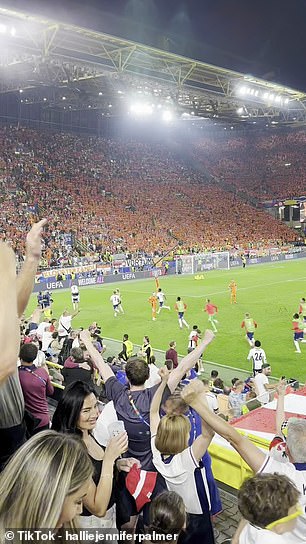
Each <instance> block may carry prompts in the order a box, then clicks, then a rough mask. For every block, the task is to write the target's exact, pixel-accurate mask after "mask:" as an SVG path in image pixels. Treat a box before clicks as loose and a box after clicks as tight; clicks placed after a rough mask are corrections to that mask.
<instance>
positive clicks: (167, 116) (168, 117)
mask: <svg viewBox="0 0 306 544" xmlns="http://www.w3.org/2000/svg"><path fill="white" fill-rule="evenodd" d="M172 119H173V113H172V112H171V111H169V110H165V111H164V112H163V114H162V120H163V121H165V122H166V123H169V121H172Z"/></svg>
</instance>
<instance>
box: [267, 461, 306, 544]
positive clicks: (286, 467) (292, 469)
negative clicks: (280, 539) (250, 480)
mask: <svg viewBox="0 0 306 544" xmlns="http://www.w3.org/2000/svg"><path fill="white" fill-rule="evenodd" d="M258 472H259V473H264V474H274V473H275V472H276V473H278V474H285V476H287V477H288V478H289V480H291V481H292V482H293V483H294V484H295V485H296V487H297V488H298V490H299V492H300V500H299V502H300V504H301V506H302V510H303V512H304V515H303V516H299V517H298V518H297V522H296V526H295V529H294V530H293V531H292V533H291V532H290V533H285V535H284V538H285V544H298V543H302V542H306V467H305V465H304V464H302V463H296V464H295V465H294V464H293V463H282V462H281V461H276V460H275V459H272V457H270V456H267V457H266V459H265V462H264V464H263V465H262V467H261V468H260V470H259V471H258ZM272 534H273V533H272ZM271 542H274V541H271ZM269 544H270V543H269Z"/></svg>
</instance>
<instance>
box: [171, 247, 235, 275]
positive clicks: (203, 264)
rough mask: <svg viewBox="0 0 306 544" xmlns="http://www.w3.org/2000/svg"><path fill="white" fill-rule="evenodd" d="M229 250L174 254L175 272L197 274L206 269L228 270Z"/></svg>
mask: <svg viewBox="0 0 306 544" xmlns="http://www.w3.org/2000/svg"><path fill="white" fill-rule="evenodd" d="M229 268H230V256H229V251H219V252H215V253H195V254H191V255H177V256H176V268H175V269H176V274H197V273H199V272H207V271H208V270H229Z"/></svg>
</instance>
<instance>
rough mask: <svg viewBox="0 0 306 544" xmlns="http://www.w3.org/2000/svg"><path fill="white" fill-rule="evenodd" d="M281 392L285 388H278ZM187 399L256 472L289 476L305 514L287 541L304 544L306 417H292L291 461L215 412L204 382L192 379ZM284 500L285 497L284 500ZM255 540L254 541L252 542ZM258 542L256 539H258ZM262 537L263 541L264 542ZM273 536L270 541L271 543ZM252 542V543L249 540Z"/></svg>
mask: <svg viewBox="0 0 306 544" xmlns="http://www.w3.org/2000/svg"><path fill="white" fill-rule="evenodd" d="M278 394H279V395H283V396H284V391H282V390H281V389H280V388H279V387H278ZM181 396H182V398H183V399H184V401H185V402H186V403H187V404H189V405H190V406H191V407H192V408H193V409H194V410H196V411H197V412H198V414H200V416H201V418H202V419H203V420H204V421H205V422H206V423H207V425H209V426H210V427H211V428H212V429H213V430H214V431H215V432H216V433H218V434H219V435H220V436H222V437H223V438H225V439H226V440H228V441H229V442H230V444H231V446H232V447H233V448H234V449H235V450H236V451H237V452H238V453H239V454H240V455H241V457H242V459H243V460H244V461H245V462H246V463H247V465H249V467H250V468H251V469H252V470H253V472H255V473H263V474H274V473H277V474H284V475H285V476H288V478H289V479H290V480H291V482H292V483H294V484H295V485H296V487H297V489H298V491H299V492H300V504H301V506H302V515H301V516H299V517H298V518H297V522H296V526H295V528H294V529H293V530H292V532H290V533H286V539H285V543H284V544H302V543H304V544H305V542H306V539H305V535H306V419H303V418H290V419H289V420H288V427H287V429H288V432H287V444H286V450H287V455H288V459H289V462H288V463H283V462H281V461H278V460H275V459H273V458H272V457H270V456H269V455H266V453H265V452H263V451H262V450H260V449H259V448H258V447H257V446H255V444H253V442H251V441H250V440H249V439H248V438H247V437H246V436H242V435H241V434H240V433H239V432H238V431H237V430H236V429H235V428H234V427H233V426H232V425H230V424H229V423H227V422H226V421H224V420H223V419H221V418H220V417H218V416H217V415H215V414H213V413H212V412H211V411H210V410H209V408H208V405H207V402H206V400H205V395H203V384H202V382H200V381H199V380H192V381H191V382H190V384H189V385H187V386H186V387H185V388H184V389H183V391H182V392H181ZM281 499H282V497H281ZM280 502H281V500H280ZM250 542H252V541H250ZM255 542H256V541H255ZM262 542H263V541H262V540H261V541H260V544H262ZM271 542H273V541H272V539H271V540H270V541H268V543H267V544H270V543H271ZM248 544H249V542H248Z"/></svg>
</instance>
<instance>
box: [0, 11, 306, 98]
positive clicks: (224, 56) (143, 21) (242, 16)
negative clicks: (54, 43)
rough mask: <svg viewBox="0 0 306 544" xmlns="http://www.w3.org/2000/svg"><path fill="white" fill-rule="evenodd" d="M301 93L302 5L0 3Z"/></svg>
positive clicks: (305, 49)
mask: <svg viewBox="0 0 306 544" xmlns="http://www.w3.org/2000/svg"><path fill="white" fill-rule="evenodd" d="M0 2H1V6H3V7H8V8H11V9H19V10H22V11H31V12H34V13H36V14H42V15H47V16H49V17H52V18H53V19H57V20H60V21H65V22H71V23H73V24H78V25H81V26H88V27H90V28H94V29H95V30H100V31H102V32H106V33H109V34H114V35H117V36H120V37H124V38H128V39H130V40H134V41H138V42H141V43H147V44H149V45H153V46H156V47H163V48H167V49H168V50H170V51H172V52H175V53H179V54H183V55H186V56H190V57H192V58H197V59H199V60H203V61H205V62H210V63H212V64H216V65H219V66H223V67H226V68H230V69H233V70H238V71H241V72H243V73H248V74H254V75H258V76H260V77H263V78H266V79H270V80H272V81H279V82H281V83H283V84H285V85H288V86H291V87H295V88H298V89H301V90H304V91H305V92H306V70H305V66H304V65H305V59H306V31H305V25H306V0H290V1H289V0H286V1H285V0H185V1H180V0H83V1H81V0H0Z"/></svg>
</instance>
